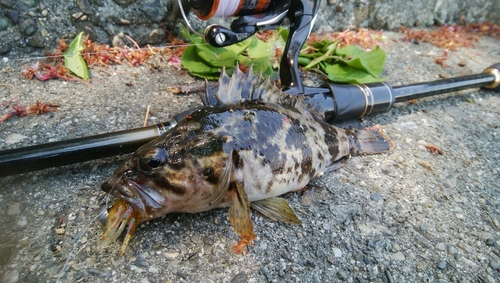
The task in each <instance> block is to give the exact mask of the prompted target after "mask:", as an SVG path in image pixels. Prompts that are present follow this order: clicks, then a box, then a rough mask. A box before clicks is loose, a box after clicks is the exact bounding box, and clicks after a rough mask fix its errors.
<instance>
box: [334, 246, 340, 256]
mask: <svg viewBox="0 0 500 283" xmlns="http://www.w3.org/2000/svg"><path fill="white" fill-rule="evenodd" d="M333 254H334V255H335V257H342V251H341V250H340V249H339V248H333Z"/></svg>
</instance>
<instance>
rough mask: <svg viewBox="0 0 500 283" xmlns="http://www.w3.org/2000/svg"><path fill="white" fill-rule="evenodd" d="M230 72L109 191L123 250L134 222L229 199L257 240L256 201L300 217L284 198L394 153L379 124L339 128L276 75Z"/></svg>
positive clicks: (128, 164)
mask: <svg viewBox="0 0 500 283" xmlns="http://www.w3.org/2000/svg"><path fill="white" fill-rule="evenodd" d="M235 70H236V71H235V72H234V74H233V76H232V77H231V78H230V77H228V76H227V75H226V73H225V71H224V72H223V73H222V75H221V77H220V79H219V87H218V89H215V88H214V87H211V86H210V85H208V84H207V89H206V92H205V93H204V94H202V95H201V98H202V101H203V103H204V105H205V106H204V107H203V108H201V109H199V110H197V111H195V112H194V113H192V114H191V115H190V116H187V117H186V118H185V119H184V120H183V121H181V122H179V123H178V124H177V126H175V127H174V128H172V129H171V130H169V131H168V132H166V133H165V134H163V135H162V136H161V137H158V138H156V139H155V140H153V141H151V142H149V143H147V144H145V145H144V146H142V147H141V148H140V149H138V150H137V151H136V152H135V153H134V155H133V156H132V157H131V158H130V159H128V160H127V161H125V162H124V163H123V164H122V165H121V166H120V167H119V168H118V169H117V170H116V171H115V173H114V175H113V176H112V177H111V178H110V179H109V181H108V182H106V183H104V184H103V185H102V189H103V190H104V191H106V192H110V193H111V194H112V195H114V196H116V197H118V198H119V200H118V201H117V202H116V203H115V205H114V206H113V207H112V208H111V210H110V212H109V216H108V219H107V224H106V227H105V232H104V236H103V239H104V242H105V243H109V242H111V241H113V240H115V239H116V238H117V237H118V236H119V235H120V234H121V232H122V231H123V230H124V229H125V228H126V227H128V228H127V235H126V237H125V240H124V243H123V245H122V248H121V251H120V252H121V253H123V252H124V250H125V247H126V246H127V244H128V241H129V239H130V236H131V235H132V233H133V232H134V230H135V227H136V226H137V224H139V223H141V222H144V221H148V220H152V219H154V218H157V217H160V216H162V215H165V214H168V213H172V212H188V213H194V212H201V211H206V210H209V209H213V208H218V207H226V206H229V220H230V222H231V223H232V225H233V227H234V229H235V231H236V232H237V233H238V234H239V235H240V236H241V238H242V239H241V241H240V242H239V243H238V244H237V245H236V246H235V247H233V249H234V251H235V252H236V253H241V252H243V251H246V245H247V244H249V243H252V241H253V240H255V235H254V231H253V224H252V220H251V217H250V208H253V209H254V210H256V211H258V212H260V213H261V214H263V215H264V216H267V217H269V218H270V219H273V220H279V221H282V222H285V223H300V220H299V219H298V218H297V217H296V216H295V214H294V213H293V211H292V209H291V208H290V206H289V205H288V203H287V202H286V200H284V199H282V198H278V197H277V196H279V195H282V194H284V193H287V192H292V191H297V190H300V189H302V188H304V186H306V185H307V183H309V181H310V180H311V179H313V178H316V177H320V176H322V175H323V174H324V173H326V172H328V171H331V170H335V169H338V168H339V167H341V165H342V164H344V163H345V161H346V160H347V159H348V158H349V157H350V156H351V155H359V154H373V153H383V152H388V151H389V150H390V148H391V145H390V143H389V142H388V141H387V140H386V139H385V137H384V136H383V135H382V134H381V133H380V132H379V130H378V129H375V128H372V129H364V130H354V129H346V130H345V129H341V128H337V127H335V126H333V125H330V124H328V123H326V122H325V121H324V119H323V117H322V115H321V113H316V112H315V111H314V109H311V107H310V106H309V105H308V104H307V103H305V101H304V98H303V97H301V96H289V95H287V94H285V93H283V92H281V91H280V90H279V89H278V88H277V87H275V86H274V85H273V84H272V83H271V82H270V81H269V79H263V78H262V76H261V75H260V74H259V75H254V74H253V71H252V70H250V71H249V72H248V73H247V74H243V73H242V72H241V71H240V70H239V68H235Z"/></svg>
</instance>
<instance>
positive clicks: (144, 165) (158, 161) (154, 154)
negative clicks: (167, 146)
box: [139, 147, 167, 172]
mask: <svg viewBox="0 0 500 283" xmlns="http://www.w3.org/2000/svg"><path fill="white" fill-rule="evenodd" d="M166 160H167V151H166V150H164V149H163V148H158V147H157V148H153V149H150V150H149V151H148V152H147V153H146V154H145V155H144V156H143V157H141V158H140V159H139V166H140V167H141V169H142V171H144V172H151V171H152V170H154V169H156V168H159V167H160V166H162V165H163V164H164V163H165V161H166Z"/></svg>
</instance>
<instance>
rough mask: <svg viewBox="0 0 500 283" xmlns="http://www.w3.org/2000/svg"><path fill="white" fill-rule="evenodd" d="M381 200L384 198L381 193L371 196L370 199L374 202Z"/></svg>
mask: <svg viewBox="0 0 500 283" xmlns="http://www.w3.org/2000/svg"><path fill="white" fill-rule="evenodd" d="M381 198H382V193H381V192H376V193H374V194H372V195H371V196H370V199H371V200H373V201H374V202H377V201H379V200H380V199H381Z"/></svg>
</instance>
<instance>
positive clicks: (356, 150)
mask: <svg viewBox="0 0 500 283" xmlns="http://www.w3.org/2000/svg"><path fill="white" fill-rule="evenodd" d="M346 134H347V135H348V136H349V141H350V143H351V145H350V146H351V154H352V155H365V154H380V153H387V152H390V151H391V150H392V148H393V144H392V142H391V141H390V140H389V139H388V138H387V137H386V136H385V134H384V133H382V130H381V127H380V125H375V126H373V127H368V128H365V129H362V130H358V129H347V130H346Z"/></svg>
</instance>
